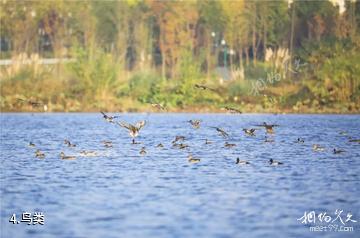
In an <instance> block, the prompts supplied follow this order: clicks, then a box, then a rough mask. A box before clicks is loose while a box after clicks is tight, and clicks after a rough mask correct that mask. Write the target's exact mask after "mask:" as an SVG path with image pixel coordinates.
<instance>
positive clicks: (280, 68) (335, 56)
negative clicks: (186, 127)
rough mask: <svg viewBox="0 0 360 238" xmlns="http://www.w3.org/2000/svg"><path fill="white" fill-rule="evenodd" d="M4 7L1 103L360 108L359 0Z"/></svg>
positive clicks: (141, 0)
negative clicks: (52, 60)
mask: <svg viewBox="0 0 360 238" xmlns="http://www.w3.org/2000/svg"><path fill="white" fill-rule="evenodd" d="M0 6H1V7H0V21H1V22H0V40H1V42H0V43H1V44H0V45H1V56H0V57H1V59H12V64H10V65H2V66H0V83H1V95H0V96H1V110H2V111H36V110H42V107H41V108H40V109H39V108H38V107H34V106H32V105H31V104H28V103H24V101H22V100H19V99H25V100H32V101H36V102H42V103H44V104H46V105H47V108H48V110H49V111H98V110H108V111H149V110H158V109H156V108H153V107H152V106H151V105H150V103H160V104H161V105H163V106H165V107H166V108H168V110H169V111H220V110H222V108H223V107H224V106H230V107H234V108H237V109H240V110H242V111H245V112H284V111H285V112H342V113H345V112H355V113H358V112H359V111H360V106H359V105H360V79H359V76H360V34H359V30H358V29H359V25H360V3H359V1H354V0H352V1H342V0H339V1H338V0H332V1H328V0H324V1H285V0H278V1H245V0H238V1H225V0H222V1H209V0H202V1H200V0H187V1H153V0H126V1H125V0H124V1H65V0H58V1H9V0H2V1H1V3H0ZM46 58H56V59H60V61H59V62H58V63H55V64H42V60H43V59H46ZM195 84H198V85H205V86H207V87H209V88H211V89H213V90H201V89H198V88H195V87H194V85H195Z"/></svg>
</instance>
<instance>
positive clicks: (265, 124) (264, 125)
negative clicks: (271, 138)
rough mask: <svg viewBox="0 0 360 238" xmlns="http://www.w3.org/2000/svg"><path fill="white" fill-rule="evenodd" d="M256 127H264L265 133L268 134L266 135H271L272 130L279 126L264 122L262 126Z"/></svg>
mask: <svg viewBox="0 0 360 238" xmlns="http://www.w3.org/2000/svg"><path fill="white" fill-rule="evenodd" d="M256 126H262V127H265V129H266V133H268V134H273V133H274V129H273V128H274V127H276V126H279V125H276V124H267V123H266V122H264V123H263V124H260V125H256Z"/></svg>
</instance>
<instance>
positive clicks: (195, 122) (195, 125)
mask: <svg viewBox="0 0 360 238" xmlns="http://www.w3.org/2000/svg"><path fill="white" fill-rule="evenodd" d="M188 122H189V123H190V124H191V125H192V127H193V128H194V129H199V128H200V123H201V120H190V121H188Z"/></svg>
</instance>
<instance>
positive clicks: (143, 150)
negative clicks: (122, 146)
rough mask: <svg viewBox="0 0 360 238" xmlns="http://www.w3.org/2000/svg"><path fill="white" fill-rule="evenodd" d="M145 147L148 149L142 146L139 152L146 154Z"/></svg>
mask: <svg viewBox="0 0 360 238" xmlns="http://www.w3.org/2000/svg"><path fill="white" fill-rule="evenodd" d="M145 149H146V148H145V147H142V148H141V150H140V152H139V153H140V154H141V155H146V150H145Z"/></svg>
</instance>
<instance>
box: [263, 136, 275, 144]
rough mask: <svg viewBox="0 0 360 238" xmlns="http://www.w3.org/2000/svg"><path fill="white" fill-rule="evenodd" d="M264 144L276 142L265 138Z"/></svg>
mask: <svg viewBox="0 0 360 238" xmlns="http://www.w3.org/2000/svg"><path fill="white" fill-rule="evenodd" d="M264 142H265V143H273V142H274V140H273V139H271V138H268V137H267V136H265V141H264Z"/></svg>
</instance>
